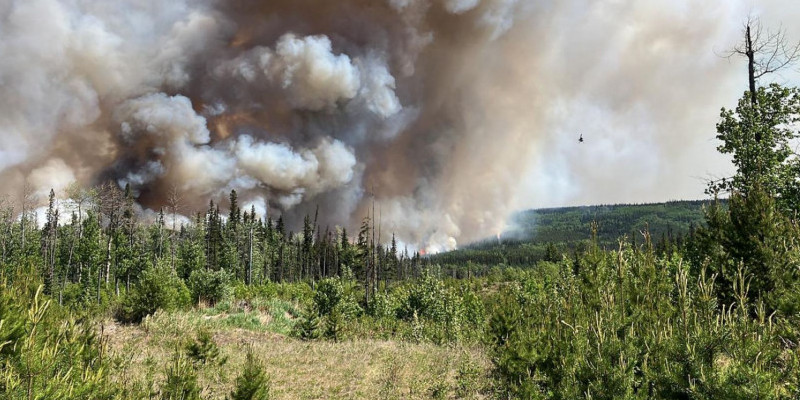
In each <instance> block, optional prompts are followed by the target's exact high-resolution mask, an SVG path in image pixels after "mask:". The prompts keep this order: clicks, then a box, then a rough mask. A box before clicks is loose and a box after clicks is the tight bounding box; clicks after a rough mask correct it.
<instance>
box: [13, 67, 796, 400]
mask: <svg viewBox="0 0 800 400" xmlns="http://www.w3.org/2000/svg"><path fill="white" fill-rule="evenodd" d="M751 62H752V59H751ZM798 122H800V89H798V88H795V87H789V86H781V85H778V84H771V85H767V86H763V87H757V88H755V87H754V86H753V87H751V91H748V92H745V94H744V95H743V96H742V98H741V99H740V100H739V102H738V104H737V106H736V107H735V108H734V109H724V108H723V109H722V111H721V113H720V120H719V123H718V124H717V139H719V141H720V142H721V145H720V146H719V151H720V152H722V153H724V154H729V155H731V156H732V159H733V162H734V165H735V167H736V173H735V175H734V176H731V177H728V178H725V179H720V180H717V181H713V182H709V185H708V195H709V198H708V199H707V200H706V201H704V202H685V203H677V204H671V205H666V206H665V205H655V206H640V207H644V209H645V211H646V212H649V213H650V214H647V215H645V216H639V214H636V212H637V211H636V210H637V207H628V206H617V207H613V208H616V209H617V211H616V214H613V213H611V214H607V213H605V212H604V210H605V209H606V208H605V207H596V208H591V209H588V212H585V211H586V210H580V209H577V210H562V211H561V214H562V215H561V216H560V217H559V218H560V219H557V218H556V217H555V215H557V214H559V212H557V211H553V210H550V211H547V210H545V211H537V212H534V213H530V212H528V213H522V214H521V215H520V216H519V218H518V220H519V221H521V223H520V228H519V229H522V230H529V229H530V226H531V225H541V226H542V227H543V229H542V230H541V231H540V232H539V233H538V234H536V235H533V236H530V237H526V236H524V235H523V236H519V237H518V238H515V239H513V240H511V239H509V242H508V244H507V245H505V246H504V245H502V244H501V245H500V246H499V247H498V246H495V245H494V244H487V243H482V244H480V243H479V244H476V245H474V246H472V247H468V248H466V249H465V250H462V251H460V252H458V253H456V255H453V254H441V255H436V256H426V255H421V254H419V253H418V252H416V251H415V252H409V251H408V250H407V249H405V248H403V249H400V248H398V244H397V243H398V241H397V240H396V238H395V237H391V238H389V237H380V233H379V231H378V230H377V229H375V218H374V215H373V216H372V218H369V217H368V218H365V219H363V221H362V223H361V225H360V227H359V229H358V231H357V232H348V231H347V230H346V229H345V228H342V227H322V226H319V224H318V221H319V220H320V218H319V216H320V213H324V212H325V210H324V209H318V211H317V213H315V214H314V215H307V216H306V217H305V219H304V220H303V222H302V224H301V225H302V229H300V230H299V231H297V232H292V231H288V230H287V228H286V227H287V221H284V219H283V217H282V216H281V215H277V216H276V217H277V218H276V219H273V216H266V218H264V217H259V216H258V215H257V214H256V212H255V209H253V208H251V209H249V210H248V209H242V208H240V205H239V200H238V197H237V192H236V191H235V190H234V191H230V193H229V196H228V198H227V199H217V198H214V199H209V200H208V207H207V208H206V209H205V210H199V211H197V212H196V213H194V214H193V215H192V216H191V218H190V219H189V220H188V221H183V220H179V219H178V217H177V214H179V211H180V212H186V210H180V206H179V204H180V195H179V193H177V191H175V192H173V193H171V194H170V196H169V197H170V200H169V205H168V206H167V207H165V208H164V209H162V210H161V212H160V213H159V214H158V216H157V217H156V218H155V219H154V221H149V220H147V219H145V218H143V217H142V216H141V215H139V213H137V212H136V208H135V206H134V204H135V203H134V202H135V198H134V197H135V196H134V193H133V190H132V189H131V187H130V186H126V187H119V186H118V185H116V184H115V183H108V184H104V185H100V186H98V187H94V188H83V187H79V186H73V187H71V188H70V190H69V191H68V193H66V195H65V197H64V198H63V199H61V198H59V197H58V196H57V195H56V193H55V191H50V196H49V199H48V205H47V207H46V208H45V211H44V215H43V216H42V217H43V218H39V215H37V212H36V211H35V210H36V201H35V199H34V196H33V194H32V191H31V190H25V191H24V193H22V195H21V197H20V198H21V200H20V201H12V200H11V199H5V200H3V202H2V203H1V204H0V248H1V249H2V254H0V287H2V291H0V393H2V395H3V397H4V398H9V399H176V400H177V399H182V400H195V399H237V400H238V399H270V398H286V399H295V398H397V399H401V398H402V399H406V398H439V399H447V398H474V399H489V398H497V399H503V398H522V399H576V398H592V399H620V398H624V399H797V398H800V220H798V217H797V211H798V207H800V183H799V182H800V179H799V178H800V158H798V157H797V154H796V153H795V152H794V150H793V147H792V145H793V143H794V142H793V141H794V140H796V139H797V136H798V132H797V130H796V124H797V123H798ZM62 200H63V201H64V203H65V204H69V206H70V210H69V212H68V214H67V215H61V214H62V213H63V211H62V210H63V207H59V206H58V203H59V201H62ZM647 207H651V208H656V209H658V208H661V209H663V210H672V211H673V212H667V213H665V214H659V213H658V212H656V211H658V210H652V209H651V210H649V211H648V210H647ZM641 209H642V208H639V210H641ZM615 218H616V219H615ZM40 219H41V221H42V223H39V222H38V221H39V220H40ZM543 221H550V222H549V223H548V224H546V223H544V222H543ZM584 235H585V236H584ZM504 240H505V239H504V238H503V237H502V235H501V237H500V242H501V243H502V242H503V241H504ZM526 246H527V247H526ZM520 249H521V250H520ZM530 249H534V250H530ZM536 249H541V250H542V251H541V252H540V253H539V252H538V251H539V250H536ZM534 253H535V254H534ZM515 254H517V255H515ZM532 254H533V255H532ZM504 257H505V258H504Z"/></svg>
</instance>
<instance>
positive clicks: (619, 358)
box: [488, 246, 800, 399]
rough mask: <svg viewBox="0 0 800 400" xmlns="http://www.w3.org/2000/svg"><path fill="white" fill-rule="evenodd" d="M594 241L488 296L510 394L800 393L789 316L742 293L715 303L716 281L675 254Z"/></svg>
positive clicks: (738, 285) (496, 351) (742, 278)
mask: <svg viewBox="0 0 800 400" xmlns="http://www.w3.org/2000/svg"><path fill="white" fill-rule="evenodd" d="M638 250H639V251H637V252H633V251H631V249H628V248H625V247H623V248H622V249H621V250H620V251H618V252H613V253H612V252H603V251H600V250H598V249H597V248H596V247H595V248H592V249H590V250H589V252H588V253H587V254H585V255H584V256H582V257H581V258H580V259H579V260H578V261H579V262H580V263H581V265H582V268H580V270H579V272H578V274H574V273H573V271H574V269H573V268H572V265H569V263H563V264H562V269H561V271H560V272H558V273H557V274H543V275H541V276H536V275H531V276H530V277H529V278H527V279H526V280H525V281H523V282H521V284H512V285H507V286H506V287H504V288H503V289H502V290H501V292H500V293H499V294H498V295H497V297H496V299H495V300H494V301H493V307H492V312H491V316H490V318H489V328H488V332H489V338H490V341H489V342H490V344H491V348H492V360H493V363H494V365H495V372H496V374H497V376H498V377H499V378H500V380H501V382H502V383H503V386H504V387H505V388H506V390H507V391H508V392H509V393H508V394H509V395H511V396H513V397H518V398H534V399H535V398H546V399H559V398H586V397H591V398H599V399H616V398H653V399H673V398H700V399H703V398H708V399H716V398H725V399H750V398H774V399H779V398H792V396H797V394H798V389H800V376H798V375H797V374H796V371H797V368H798V367H800V357H798V354H797V353H796V349H794V348H793V347H792V346H791V345H789V346H787V343H796V341H797V339H798V338H797V334H796V330H792V329H787V328H786V327H788V326H791V325H793V324H794V323H796V321H795V322H791V320H785V319H779V318H774V317H775V316H774V315H773V316H770V315H769V314H768V313H767V312H766V308H765V306H764V305H763V303H761V302H755V303H753V302H751V301H750V300H749V298H748V293H747V284H748V282H749V278H748V277H747V275H746V274H745V273H744V272H743V270H742V269H740V271H739V274H738V276H737V278H735V279H734V280H733V282H732V289H731V290H732V294H731V296H732V297H733V298H734V299H735V303H734V304H733V305H730V306H726V307H724V308H722V309H719V308H718V307H717V304H718V303H717V298H716V293H715V288H714V279H715V278H712V277H707V276H706V275H705V274H704V273H701V274H700V276H698V277H696V278H690V275H689V269H688V268H687V266H686V265H685V264H684V263H683V262H682V260H680V259H675V258H671V257H664V258H656V256H655V254H654V253H653V250H652V247H651V246H646V247H645V248H644V249H638Z"/></svg>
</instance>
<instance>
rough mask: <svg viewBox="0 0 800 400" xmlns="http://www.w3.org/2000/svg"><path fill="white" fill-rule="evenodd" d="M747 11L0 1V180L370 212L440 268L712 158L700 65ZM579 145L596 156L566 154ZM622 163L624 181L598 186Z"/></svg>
mask: <svg viewBox="0 0 800 400" xmlns="http://www.w3.org/2000/svg"><path fill="white" fill-rule="evenodd" d="M745 6H746V5H745V4H733V3H732V4H730V5H713V6H711V5H707V4H706V3H704V2H700V1H688V0H686V1H679V2H668V3H667V2H665V4H661V5H659V6H653V5H648V6H645V5H642V4H641V3H635V2H619V1H610V0H609V1H599V2H583V1H569V2H552V1H526V0H460V1H459V0H383V1H380V0H339V1H328V0H277V1H255V0H248V1H245V0H238V1H237V0H231V1H221V0H220V1H190V0H179V1H170V2H163V1H155V0H144V1H134V0H124V1H118V2H106V1H97V0H94V1H92V0H26V1H11V2H5V3H4V4H0V18H1V19H0V55H2V56H1V57H0V179H2V181H3V182H7V183H8V184H7V185H5V187H4V188H3V190H4V191H6V192H8V193H18V192H19V190H20V188H21V186H22V184H23V181H28V182H29V183H31V184H32V185H34V186H35V187H36V188H37V189H38V190H40V191H41V192H42V193H44V192H45V191H47V190H49V188H50V187H54V188H56V189H57V190H63V188H64V187H65V186H66V185H67V184H69V183H70V182H72V181H77V182H79V183H80V184H83V185H92V184H97V183H99V182H101V181H103V180H106V179H112V180H114V181H115V182H117V183H118V184H119V185H120V186H123V185H125V184H127V183H129V184H131V185H132V187H133V188H134V189H135V190H136V193H137V194H138V201H139V203H140V204H141V205H142V206H143V207H144V208H146V209H158V208H159V207H162V206H164V205H165V204H166V203H167V199H166V197H167V193H168V192H169V191H170V189H171V188H172V187H176V188H177V189H178V190H179V191H180V193H181V195H182V198H183V200H184V209H186V210H202V209H203V208H204V207H205V206H206V204H207V201H208V199H209V198H216V199H221V198H224V197H225V196H227V193H228V192H229V191H230V190H231V189H236V190H237V191H238V192H239V193H240V198H241V199H242V202H243V203H244V204H245V206H247V207H249V206H250V204H253V205H255V206H256V207H257V208H258V210H259V211H260V212H261V213H263V212H264V211H265V210H266V209H267V208H269V209H270V212H272V213H276V212H280V213H284V214H286V215H287V216H288V217H289V219H290V220H301V219H302V218H301V216H302V215H303V214H305V213H313V212H314V209H315V208H316V206H317V205H319V207H320V210H321V213H320V215H321V217H323V220H322V221H321V222H320V223H321V224H323V225H326V224H328V225H331V226H332V225H344V226H355V225H357V223H358V221H359V220H360V219H361V218H362V217H363V216H364V215H366V214H367V213H368V212H369V211H371V208H372V204H373V202H374V203H375V205H376V209H377V210H379V215H380V218H381V226H382V229H383V231H384V233H386V234H387V235H388V234H389V233H390V232H396V233H397V234H398V235H399V237H400V239H401V240H402V241H403V242H405V243H409V244H411V245H421V246H426V247H428V248H429V250H433V251H436V250H441V249H446V248H452V247H454V246H455V245H456V241H457V240H458V241H468V240H472V239H475V238H480V237H485V236H487V235H491V234H493V233H495V232H499V231H500V230H501V229H502V227H503V223H504V221H505V219H506V217H507V215H508V213H509V212H510V211H511V210H513V209H514V208H516V207H520V206H523V205H529V204H531V200H528V199H526V198H525V197H528V198H540V199H550V201H554V200H557V201H565V202H574V201H581V199H583V198H591V197H587V196H585V193H592V194H594V195H597V196H599V198H600V199H601V200H604V199H605V198H604V197H603V193H616V194H620V193H624V194H629V195H631V196H633V197H636V196H637V194H636V193H637V190H638V191H641V190H643V189H644V190H648V189H650V187H651V186H649V184H642V183H641V182H644V181H645V180H646V179H649V180H650V181H652V180H654V179H652V178H653V176H654V175H655V176H658V177H659V179H662V178H663V179H668V178H667V176H668V174H670V173H672V174H673V175H675V172H676V171H674V170H673V171H670V169H671V167H672V165H673V164H672V161H670V160H675V165H678V164H680V163H684V162H685V161H686V157H692V156H696V155H698V154H703V151H708V150H709V149H710V150H711V151H713V144H709V143H710V142H709V140H708V139H709V138H712V137H713V121H714V115H715V114H716V110H717V109H718V107H719V106H720V105H722V104H725V103H724V102H725V101H728V102H730V99H731V98H734V99H735V97H736V96H737V93H738V92H737V91H740V89H739V88H738V87H737V86H736V84H738V81H736V80H735V79H732V78H731V77H732V76H734V75H733V74H734V72H732V71H735V70H736V68H738V67H737V66H731V65H730V64H729V63H728V62H727V61H726V60H723V59H720V58H719V57H716V56H715V55H714V54H713V49H714V47H715V46H717V47H724V46H727V45H728V44H730V43H735V41H736V35H737V32H738V29H739V27H740V23H741V20H742V16H743V15H746V12H748V11H749V9H746V8H745ZM689 72H691V74H688V73H689ZM709 77H711V78H709ZM676 82H678V83H680V85H681V86H679V87H680V88H683V89H676V88H675V83H676ZM696 91H697V92H696ZM698 93H700V94H699V95H698ZM575 113H580V114H581V115H580V116H576V115H570V114H575ZM586 118H592V120H591V121H587V120H586ZM576 121H580V123H578V122H576ZM701 125H702V126H701ZM592 126H593V127H595V128H596V131H597V133H596V134H594V135H587V137H591V139H590V140H592V141H595V142H597V144H596V147H594V149H595V150H596V152H597V153H596V154H595V155H591V154H580V155H569V154H567V153H564V152H565V151H566V150H565V149H566V148H567V147H565V145H564V143H566V139H564V140H562V139H561V138H567V139H569V140H568V141H569V142H570V144H571V142H572V136H574V135H573V133H574V132H573V129H574V130H582V129H586V128H587V127H592ZM615 132H616V133H617V134H616V135H615ZM697 132H703V134H704V135H705V136H699V135H697V134H696V133H697ZM621 138H623V139H624V140H631V142H630V143H628V144H626V143H624V142H620V140H623V139H621ZM687 138H690V139H689V140H688V142H687V140H686V139H687ZM672 142H677V143H681V145H688V144H692V143H693V144H698V143H699V144H701V146H699V147H698V148H700V149H702V150H697V149H694V150H691V151H690V152H689V154H690V155H689V156H686V155H684V154H683V152H682V151H681V150H679V149H680V148H679V147H678V146H676V145H675V144H670V143H672ZM655 144H658V146H655ZM587 147H588V146H587ZM652 149H656V150H657V153H656V154H655V155H652V156H650V159H648V160H646V161H639V160H638V158H639V157H643V156H642V155H641V154H637V153H638V152H640V151H652ZM581 151H583V150H581ZM573 156H574V157H575V159H572V157H573ZM609 157H613V159H614V160H616V161H615V162H614V163H612V165H610V166H609V168H606V169H605V172H604V173H605V174H608V175H609V176H607V177H605V176H599V175H598V174H599V172H597V171H598V170H600V168H599V167H600V164H603V163H605V162H606V161H607V159H608V158H609ZM653 160H655V161H653ZM723 161H724V160H723ZM637 162H638V163H640V164H641V165H643V166H644V167H643V169H642V171H643V172H644V173H646V175H645V176H643V178H642V179H641V180H640V181H637V182H638V183H636V184H632V185H630V186H629V187H627V189H625V190H619V189H616V190H615V189H613V188H611V187H609V185H608V183H609V182H616V181H618V180H619V179H620V177H619V176H616V177H615V176H613V175H616V174H619V173H624V172H627V171H629V165H630V164H635V163H637ZM543 163H544V165H543ZM664 163H667V164H669V165H667V167H666V168H665V166H664ZM719 165H722V163H721V162H719V161H717V162H716V164H713V165H712V164H704V166H705V168H712V169H713V168H717V167H718V166H719ZM660 168H664V169H665V171H663V173H662V171H661V170H659V171H657V172H653V171H655V170H657V169H660ZM650 169H652V170H653V171H650ZM529 171H533V172H532V173H531V172H529ZM688 171H689V170H688V169H686V170H683V169H682V170H680V171H678V173H677V176H679V178H680V179H683V180H684V181H685V180H686V178H687V174H688V173H689V172H688ZM579 173H580V174H585V177H583V175H581V176H577V177H576V175H577V174H579ZM702 173H704V171H700V172H697V174H702ZM531 176H534V177H536V179H535V182H531V180H530V177H531ZM526 177H528V178H526ZM645 178H646V179H645ZM629 183H630V181H629ZM662 185H663V181H662ZM681 185H683V186H681ZM667 186H669V185H667ZM672 186H673V187H672V189H673V190H675V185H672ZM678 186H679V188H678V191H677V192H675V191H673V192H669V193H678V194H679V195H685V194H686V193H694V192H696V186H697V185H696V182H694V183H692V182H690V184H689V185H686V184H685V183H681V184H680V185H678ZM576 187H578V189H576ZM552 192H558V193H552ZM628 192H630V193H628ZM598 193H599V195H598ZM664 193H667V192H665V191H664V190H660V189H659V190H656V191H654V192H652V193H651V196H660V195H665V194H664ZM666 195H668V194H666ZM673 195H674V194H673ZM594 198H595V199H596V198H597V197H594ZM609 198H614V197H613V195H612V196H610V197H609ZM628 200H629V201H630V200H637V199H630V198H629V199H628Z"/></svg>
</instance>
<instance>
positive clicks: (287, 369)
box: [103, 300, 491, 399]
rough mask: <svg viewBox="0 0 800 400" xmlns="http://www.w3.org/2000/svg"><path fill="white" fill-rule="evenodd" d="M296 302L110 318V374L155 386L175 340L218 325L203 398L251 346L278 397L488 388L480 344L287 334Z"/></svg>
mask: <svg viewBox="0 0 800 400" xmlns="http://www.w3.org/2000/svg"><path fill="white" fill-rule="evenodd" d="M293 312H296V308H295V307H294V306H293V305H292V304H291V303H287V302H283V301H280V300H270V301H266V302H264V303H263V304H220V305H219V306H218V307H214V308H206V309H200V310H195V311H190V312H175V313H163V312H159V313H156V314H155V315H153V316H151V317H148V318H147V319H146V320H145V321H144V322H143V323H142V324H141V325H138V326H123V325H118V324H116V323H114V322H111V321H106V322H105V323H104V324H103V326H104V328H103V335H104V336H105V337H106V338H107V340H108V343H109V347H110V354H111V357H112V360H113V361H114V365H115V368H114V371H113V380H115V381H116V382H118V383H120V384H121V385H122V386H123V387H125V388H126V390H128V391H129V392H131V393H155V391H156V390H157V388H158V386H159V385H160V384H161V382H163V380H164V371H165V370H166V368H167V365H168V364H169V363H170V361H171V359H172V356H173V354H175V352H176V349H180V348H182V345H183V343H185V342H186V340H188V339H191V338H193V337H194V336H195V334H196V332H197V331H198V330H199V329H201V328H202V329H208V330H210V331H211V332H213V337H214V341H215V342H216V343H217V345H218V346H219V349H220V359H224V360H226V361H225V363H224V364H222V365H207V366H200V367H199V369H198V380H199V384H200V386H201V387H202V388H203V398H204V399H206V398H207V399H222V398H224V396H225V395H226V394H228V393H229V392H230V391H231V390H232V385H233V382H234V380H235V379H236V376H237V375H238V374H239V372H240V371H241V369H242V366H243V365H244V362H245V354H246V353H247V351H246V349H247V347H249V346H251V347H252V348H253V350H254V351H255V354H256V355H257V356H258V357H259V359H260V360H261V361H262V362H263V364H264V366H265V369H266V372H267V373H268V374H269V376H270V378H271V382H272V389H271V394H272V398H274V399H323V398H324V399H345V398H346V399H375V398H381V399H426V398H472V399H480V398H485V397H486V396H487V393H489V392H490V390H491V388H490V386H491V385H490V383H489V382H490V377H489V370H490V367H491V366H490V362H489V360H488V358H487V355H486V354H485V353H484V352H483V350H481V349H480V348H478V347H465V346H437V345H434V344H430V343H411V342H405V341H392V340H375V339H354V340H347V341H343V342H339V343H334V342H329V341H311V342H305V341H300V340H298V339H295V338H291V337H288V336H286V333H287V332H289V331H291V326H292V324H293V323H294V316H293Z"/></svg>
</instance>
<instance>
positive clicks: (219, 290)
mask: <svg viewBox="0 0 800 400" xmlns="http://www.w3.org/2000/svg"><path fill="white" fill-rule="evenodd" d="M189 288H191V290H192V299H194V300H196V301H198V302H206V303H208V304H209V305H212V306H213V305H214V304H216V303H217V302H219V301H222V300H225V299H227V298H229V297H230V296H231V293H232V292H233V290H232V287H231V275H230V274H229V273H227V272H225V271H224V270H219V271H211V270H207V269H198V270H195V271H192V274H191V275H190V276H189Z"/></svg>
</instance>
